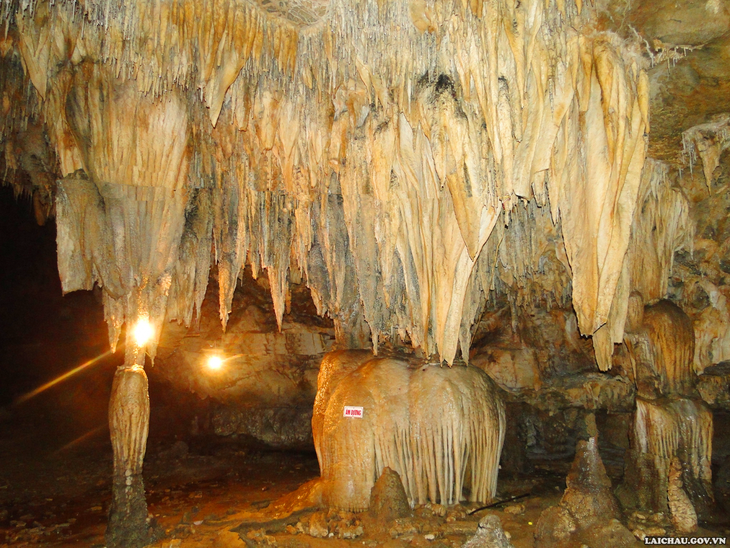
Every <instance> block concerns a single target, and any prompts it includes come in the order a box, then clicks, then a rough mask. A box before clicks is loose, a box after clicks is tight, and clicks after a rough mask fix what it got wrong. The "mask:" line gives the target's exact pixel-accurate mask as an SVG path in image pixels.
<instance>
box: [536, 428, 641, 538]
mask: <svg viewBox="0 0 730 548" xmlns="http://www.w3.org/2000/svg"><path fill="white" fill-rule="evenodd" d="M587 431H588V435H589V436H590V437H589V438H588V440H587V441H586V440H581V441H579V442H578V446H577V448H576V454H575V459H574V460H573V465H572V467H571V469H570V473H569V474H568V477H567V479H566V485H567V488H566V489H565V492H564V493H563V497H562V499H561V500H560V504H559V505H558V506H553V507H550V508H547V509H546V510H544V511H543V513H542V514H541V515H540V519H539V521H538V523H537V526H536V529H535V546H536V547H537V548H552V547H555V548H557V547H559V546H572V545H573V544H575V545H576V546H579V545H580V542H579V541H580V540H584V541H585V540H588V539H589V538H590V539H591V540H592V541H593V542H595V544H590V543H589V545H592V546H593V545H595V546H616V547H621V546H631V545H632V543H633V535H632V534H631V533H630V532H629V531H628V530H627V529H626V528H625V527H623V526H622V525H621V522H620V521H618V518H620V517H621V511H620V510H619V506H618V501H617V500H616V498H615V497H614V495H613V491H612V488H611V480H610V479H609V478H608V476H607V475H606V469H605V468H604V466H603V462H602V460H601V456H600V455H599V453H598V440H597V438H596V424H595V419H594V417H593V415H589V418H588V420H587ZM627 539H628V543H627Z"/></svg>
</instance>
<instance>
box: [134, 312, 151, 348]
mask: <svg viewBox="0 0 730 548" xmlns="http://www.w3.org/2000/svg"><path fill="white" fill-rule="evenodd" d="M153 333H154V331H153V329H152V326H151V325H150V322H149V320H148V319H147V318H141V319H140V320H139V321H138V322H137V323H136V325H135V326H134V340H135V341H136V342H137V345H138V346H144V345H145V344H147V342H148V341H149V340H150V339H151V338H152V334H153Z"/></svg>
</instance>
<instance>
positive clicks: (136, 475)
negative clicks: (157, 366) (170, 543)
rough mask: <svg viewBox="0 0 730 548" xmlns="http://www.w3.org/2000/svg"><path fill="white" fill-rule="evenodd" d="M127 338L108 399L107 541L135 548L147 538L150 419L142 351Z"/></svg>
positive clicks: (130, 337) (120, 547) (119, 546)
mask: <svg viewBox="0 0 730 548" xmlns="http://www.w3.org/2000/svg"><path fill="white" fill-rule="evenodd" d="M130 331H131V330H130ZM127 338H128V341H127V351H126V359H125V364H124V365H122V366H120V367H119V369H118V370H117V372H116V374H115V375H114V384H113V386H112V395H111V399H110V401H109V431H110V433H111V438H112V449H113V450H114V484H113V491H112V504H111V507H110V509H109V526H108V529H107V534H106V542H107V545H108V546H110V547H112V548H122V547H124V548H138V547H141V546H145V545H147V544H148V543H149V540H150V539H149V534H148V525H147V502H146V500H145V493H144V481H143V479H142V463H143V461H144V455H145V450H146V447H147V433H148V431H149V419H150V400H149V393H148V389H147V375H145V372H144V358H145V353H144V347H140V346H139V345H138V344H137V343H136V342H135V341H134V340H133V336H131V335H129V336H128V337H127Z"/></svg>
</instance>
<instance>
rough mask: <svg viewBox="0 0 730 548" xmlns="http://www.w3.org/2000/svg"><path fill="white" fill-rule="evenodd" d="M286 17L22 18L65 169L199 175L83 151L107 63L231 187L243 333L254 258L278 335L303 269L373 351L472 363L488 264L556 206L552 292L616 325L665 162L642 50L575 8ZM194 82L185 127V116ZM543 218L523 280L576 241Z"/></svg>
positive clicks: (61, 7) (214, 180)
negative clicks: (500, 232) (650, 111)
mask: <svg viewBox="0 0 730 548" xmlns="http://www.w3.org/2000/svg"><path fill="white" fill-rule="evenodd" d="M272 6H273V5H269V4H267V5H266V6H265V7H264V6H263V5H259V4H256V3H253V2H245V1H243V0H226V1H224V2H222V3H221V2H208V1H206V2H196V3H175V2H169V1H165V0H156V1H154V2H148V3H141V4H140V3H133V4H127V3H120V2H117V1H116V0H114V1H112V0H109V1H106V2H96V1H91V2H84V3H83V4H81V5H78V6H75V5H74V4H73V3H71V2H55V3H46V2H28V3H27V4H23V5H21V6H20V7H19V10H18V12H17V13H16V14H15V15H14V19H15V21H17V24H16V26H17V33H18V36H19V37H20V40H19V42H18V48H19V50H20V52H21V56H22V58H23V59H24V63H25V67H26V70H27V72H28V74H29V77H30V80H31V81H32V82H33V83H34V85H35V87H36V89H37V90H38V93H39V94H40V95H41V96H42V97H43V98H45V101H44V103H43V112H44V120H45V122H46V125H47V128H48V129H49V134H50V138H51V141H52V143H53V144H54V147H55V148H56V150H57V154H58V156H59V158H60V162H61V168H62V169H61V171H62V175H64V176H68V175H70V174H72V173H75V172H76V171H77V170H78V169H84V171H85V172H86V174H87V175H88V176H89V178H90V179H91V180H93V181H98V182H111V181H112V180H124V181H126V183H125V184H130V181H132V180H134V178H135V177H136V178H137V179H140V178H141V180H140V182H138V183H131V184H136V185H138V186H139V185H142V184H143V183H142V182H141V181H145V180H146V179H145V178H148V177H150V176H151V174H152V173H157V174H160V173H167V174H168V175H169V177H170V178H171V180H172V179H175V177H176V175H175V174H179V176H178V178H177V180H178V181H179V180H181V178H182V179H184V177H185V175H183V173H184V172H185V171H186V170H187V169H188V168H187V163H185V165H183V164H180V165H179V166H174V167H172V168H165V167H163V166H165V165H166V162H168V161H169V160H171V159H172V157H167V156H165V155H164V153H163V152H162V151H159V152H160V154H161V155H158V156H156V157H152V156H149V158H147V159H144V160H142V159H140V161H139V162H138V161H132V162H130V161H129V157H128V156H127V157H124V158H123V157H122V156H119V154H120V153H122V151H123V148H118V149H116V152H115V149H114V148H113V147H112V148H110V149H109V150H108V152H109V153H111V156H109V157H108V158H106V157H105V158H101V159H100V158H97V156H96V155H97V154H99V151H97V150H96V147H95V146H91V147H90V148H88V150H84V146H82V145H80V144H77V145H75V146H74V145H73V142H74V139H82V140H83V139H84V138H85V137H84V136H83V135H85V134H84V133H83V131H82V133H79V131H81V130H82V129H83V128H82V127H81V125H79V120H76V121H74V120H73V118H74V114H73V108H71V110H70V111H69V112H68V113H67V112H66V111H67V110H68V109H66V105H67V104H68V105H71V106H72V107H73V105H74V101H76V99H75V98H78V97H79V92H78V91H77V90H76V87H77V86H79V85H80V81H79V79H78V77H77V76H74V74H77V73H79V71H81V72H83V74H84V76H85V77H86V78H87V79H88V78H89V77H91V76H92V74H91V72H90V71H89V69H88V68H84V66H85V64H88V63H82V61H84V60H87V61H92V62H95V63H100V64H103V65H104V66H105V67H106V69H105V70H106V71H108V72H110V73H113V74H114V75H115V76H116V77H117V80H115V81H113V82H112V81H111V80H108V79H107V82H108V84H107V85H110V86H111V87H112V88H113V89H115V90H116V89H117V88H118V89H119V90H133V91H123V92H122V93H123V94H126V95H127V96H128V99H126V100H128V101H131V99H130V98H129V97H131V95H130V94H133V93H136V94H137V95H139V96H141V97H146V99H144V101H154V98H156V97H159V98H160V102H159V104H160V105H167V106H166V107H164V108H162V107H160V108H159V109H158V110H157V111H155V112H157V114H158V115H159V117H158V118H151V119H150V120H149V122H150V123H152V124H154V125H156V126H159V128H158V129H159V131H163V132H164V133H165V134H168V132H174V133H175V134H179V135H187V134H188V133H187V131H188V130H187V129H184V128H183V126H180V127H178V128H176V127H175V124H176V123H183V122H186V121H189V122H190V123H191V124H192V125H193V126H194V128H195V129H194V132H195V135H194V136H193V138H192V139H190V140H188V141H187V142H189V143H191V144H192V146H193V147H194V148H195V150H194V151H193V152H192V153H185V154H184V158H185V162H187V161H188V160H189V161H190V162H191V164H190V166H189V167H190V169H189V175H190V183H191V186H192V187H195V188H209V189H211V191H212V202H211V203H212V204H213V207H212V210H210V211H211V213H209V214H208V215H210V216H212V217H213V228H212V231H213V240H214V242H215V253H216V261H217V262H218V265H219V271H220V272H221V273H222V274H223V275H222V276H221V278H220V279H221V292H220V294H221V317H222V320H223V322H224V324H225V321H226V318H227V315H228V310H229V308H230V297H231V295H232V288H233V287H235V283H236V280H237V277H238V273H239V272H240V270H241V268H242V267H243V266H244V265H245V264H246V263H249V264H251V266H252V268H253V270H254V272H256V273H257V272H258V270H259V269H260V268H265V269H267V275H268V277H269V279H270V282H271V288H272V296H273V297H274V301H275V308H276V314H277V318H278V319H279V321H281V317H282V314H283V309H284V307H285V302H286V300H287V295H288V283H289V273H290V269H291V268H292V266H293V265H294V266H295V267H296V268H297V270H300V271H301V272H302V273H303V274H304V276H305V279H306V282H307V284H308V285H309V286H310V288H311V289H312V293H313V295H314V296H315V300H316V301H317V305H318V308H319V310H320V311H321V312H322V313H328V314H330V315H331V316H333V317H334V318H335V319H336V321H337V322H338V324H339V325H343V326H344V325H346V326H350V327H352V326H356V325H358V320H357V319H356V317H358V316H362V317H364V319H365V321H366V322H367V325H368V328H369V329H363V328H362V326H360V328H358V329H359V331H360V332H361V333H367V331H368V330H369V331H370V334H371V336H372V339H373V343H374V346H377V344H376V343H377V341H378V339H379V338H382V337H384V336H390V334H391V333H401V334H403V335H404V336H405V337H407V338H408V339H409V340H410V341H411V342H412V344H413V345H414V346H418V347H421V348H423V350H424V351H425V353H426V354H428V355H430V354H434V353H438V354H439V355H440V356H441V357H442V358H443V359H445V360H446V361H447V362H448V363H453V361H454V359H455V357H456V356H457V353H458V352H459V348H461V354H462V355H464V356H466V355H467V350H468V346H469V344H470V328H471V324H472V323H473V321H474V318H475V317H476V314H477V313H478V311H479V306H474V305H473V303H474V302H475V301H480V300H482V299H483V297H482V294H483V293H485V292H486V291H488V289H486V288H485V286H484V282H486V281H487V280H486V278H487V277H488V275H485V276H482V275H481V274H479V273H480V272H482V271H491V270H492V269H494V268H495V267H496V269H497V270H499V269H500V267H499V264H492V265H488V267H486V268H483V267H482V266H480V265H479V259H480V257H481V256H482V250H483V248H484V246H485V245H486V243H487V242H488V241H489V239H490V235H493V234H494V233H495V227H497V225H498V224H499V223H501V222H505V223H507V224H511V223H512V220H511V216H512V211H513V209H514V208H515V206H516V204H517V203H518V202H519V201H520V200H526V201H529V202H530V203H536V204H537V205H540V206H542V207H546V208H547V207H548V206H549V208H550V212H551V216H552V221H553V223H555V224H556V226H558V227H559V230H558V231H557V235H558V238H560V237H562V240H563V243H562V245H561V244H559V243H556V244H555V249H556V251H555V257H556V259H557V261H559V262H560V263H562V264H563V265H564V266H565V267H566V274H567V273H568V272H569V275H562V274H561V275H560V276H559V278H558V279H556V280H554V281H552V282H550V283H549V284H548V285H549V286H550V287H549V288H548V290H547V291H546V292H543V291H541V293H546V294H548V295H553V296H559V298H563V297H564V295H565V291H566V287H567V286H568V285H569V286H570V290H571V291H572V293H571V295H572V304H573V307H574V308H575V310H576V313H577V316H578V322H579V326H580V329H581V332H582V333H583V334H587V335H590V334H593V333H596V332H597V330H599V329H601V327H602V326H603V325H604V324H605V323H606V322H607V321H608V320H609V313H610V310H611V306H612V303H613V302H614V300H615V298H614V297H615V294H616V291H617V284H618V280H619V277H620V273H621V272H622V270H623V257H624V255H625V251H626V249H627V246H628V241H629V228H630V225H631V221H632V218H633V212H634V207H635V204H636V199H637V195H638V189H639V180H640V173H641V167H642V165H643V163H644V155H645V137H644V135H645V132H646V131H647V130H648V117H647V89H646V86H647V80H646V74H645V72H644V69H643V65H642V61H641V58H640V56H639V54H638V50H637V52H634V51H633V50H632V49H631V47H630V46H629V45H628V44H626V43H623V42H621V41H620V40H619V39H618V38H617V37H616V36H614V35H611V34H608V33H597V32H594V31H591V30H589V28H590V26H589V25H585V23H587V22H589V21H590V19H591V17H592V14H591V13H590V10H586V9H583V10H581V9H579V8H580V7H579V6H577V5H576V4H573V3H572V2H566V3H564V4H561V6H558V5H557V4H553V3H552V2H548V3H544V2H540V1H539V0H528V1H526V2H522V3H520V4H519V5H513V4H511V3H509V2H501V1H500V2H498V3H497V4H495V5H493V6H491V5H490V6H486V5H484V4H481V3H473V5H471V6H470V7H468V8H465V7H464V6H463V4H462V3H461V2H456V1H453V2H452V1H450V2H443V3H432V2H424V3H422V4H410V3H407V2H402V3H401V2H389V3H382V5H381V4H379V3H376V2H362V3H356V4H350V3H345V2H344V1H342V0H332V1H331V2H329V3H327V4H326V6H325V4H320V3H316V2H314V3H311V5H310V4H307V5H306V6H305V7H302V6H300V5H299V4H297V5H296V6H294V5H292V6H289V5H288V4H287V3H283V4H281V6H279V7H278V8H277V7H272ZM41 23H42V24H41ZM584 25H585V26H584ZM82 27H83V31H81V30H80V29H81V28H82ZM376 37H377V39H376ZM394 51H398V52H399V55H397V56H396V55H393V54H392V52H394ZM95 70H97V69H95ZM185 89H187V90H189V92H187V99H186V103H185V108H186V110H187V111H188V117H185V116H177V115H174V114H173V113H172V111H171V110H170V109H172V110H174V109H176V108H177V106H176V105H178V104H179V99H178V97H180V96H181V95H184V94H185V92H184V90H185ZM181 90H183V91H181ZM69 98H71V99H69ZM165 109H167V114H165V113H164V111H165ZM102 111H103V110H102ZM84 113H85V115H88V118H89V119H88V121H87V122H84V123H85V124H91V125H92V126H94V125H95V124H98V123H102V124H106V126H108V127H107V130H108V131H110V132H111V133H112V134H114V135H116V141H115V142H125V141H128V140H129V139H137V142H139V143H140V144H141V143H147V142H148V141H149V140H150V139H151V136H148V135H144V134H139V135H133V134H130V133H128V131H129V130H128V129H125V126H124V124H121V125H117V126H114V123H115V122H114V119H113V117H112V118H104V117H103V116H102V117H101V118H99V117H98V116H97V115H95V114H93V112H92V111H90V110H89V111H84ZM67 114H70V116H71V119H69V118H68V116H67ZM76 118H78V116H76ZM186 123H187V122H186ZM74 124H76V125H75V126H74ZM94 127H96V126H94ZM92 129H93V128H92ZM84 131H85V130H84ZM95 131H96V130H93V131H92V133H91V134H90V135H92V136H93V135H95ZM149 142H153V141H149ZM183 143H184V141H183V140H182V139H181V140H178V141H176V143H175V145H174V146H173V148H172V149H170V151H169V153H170V154H173V155H174V154H178V152H177V150H178V149H177V148H175V147H177V146H178V145H179V146H183ZM140 150H145V151H146V153H147V152H153V151H155V150H156V149H155V148H154V147H148V146H146V144H145V145H141V147H140ZM115 154H116V156H115ZM147 163H149V167H150V169H143V170H141V171H139V172H134V170H132V171H131V172H130V171H129V169H130V167H129V166H138V167H141V165H142V164H145V165H147ZM94 170H96V171H94ZM117 170H120V171H117ZM168 183H169V181H168V182H163V181H152V180H149V181H147V182H145V183H144V184H150V185H158V184H159V185H161V186H167V187H168V188H171V187H169V185H168ZM182 186H186V185H179V184H178V186H177V187H176V188H181V187H182ZM201 196H203V195H201ZM183 207H185V204H183ZM517 207H520V206H517ZM200 210H201V209H200V208H199V211H200ZM202 210H203V211H205V208H202ZM502 211H504V212H505V218H504V219H502V213H501V212H502ZM175 216H176V217H177V218H181V214H179V213H176V214H175ZM541 217H544V215H542V214H540V215H538V214H537V213H533V214H531V215H529V216H527V217H522V218H520V220H519V221H517V222H518V223H519V224H520V228H518V229H517V230H518V231H520V230H521V231H522V233H523V234H524V235H525V236H523V237H520V238H518V239H517V238H516V240H517V242H516V246H517V247H516V248H515V249H513V250H512V253H505V252H504V250H503V251H502V255H501V257H500V259H501V261H502V263H503V264H504V266H505V270H506V271H509V270H510V269H514V268H516V269H517V271H523V270H524V267H523V266H521V265H522V264H523V263H525V262H526V257H527V255H526V254H523V253H522V250H521V249H522V248H523V247H525V246H524V245H523V244H525V243H527V242H526V241H525V238H528V239H535V237H534V235H535V234H536V233H538V232H540V231H542V230H547V231H548V233H550V234H554V233H555V232H554V230H555V229H554V227H548V226H547V225H546V224H544V223H542V221H539V220H538V218H541ZM207 222H210V219H208V220H205V219H202V218H201V219H200V220H199V225H198V228H196V229H195V231H197V232H194V233H195V237H193V232H191V233H190V236H189V237H186V239H185V242H186V243H185V246H186V247H185V249H186V250H187V251H186V252H185V253H186V254H185V257H184V258H180V259H179V260H180V261H183V262H185V264H186V265H188V266H182V265H180V266H179V267H175V268H177V270H176V272H177V273H178V275H182V274H181V273H182V272H183V271H184V272H186V273H187V274H185V275H184V276H187V279H188V280H189V279H190V276H192V270H191V268H192V267H191V266H190V265H191V264H192V263H190V259H189V257H190V256H192V255H196V256H198V259H196V263H195V264H196V265H199V266H200V269H199V270H196V272H202V271H204V270H205V264H204V263H205V261H204V259H203V256H202V254H203V251H200V253H198V252H197V251H196V250H194V249H193V248H192V246H194V245H198V246H201V247H203V246H207V242H208V240H207V236H205V235H204V233H207V232H206V231H207V230H208V229H207V226H208V225H207V224H206V223H207ZM204 227H205V229H204ZM201 231H202V232H201ZM551 238H552V236H551ZM193 242H195V243H193ZM526 249H530V245H527V246H526ZM191 254H192V255H191ZM492 257H494V255H492ZM174 261H175V260H174V259H173V262H174ZM196 269H197V267H196ZM477 277H481V278H482V279H481V281H478V280H477ZM506 277H508V276H506ZM175 283H177V282H175ZM490 285H493V284H490ZM560 286H562V287H560ZM490 289H492V287H490ZM173 295H174V302H171V303H170V304H169V307H170V308H169V310H168V312H169V313H170V315H171V316H174V317H179V318H183V320H184V321H186V322H187V321H189V318H190V313H189V311H190V310H192V309H193V308H194V306H193V302H194V301H196V300H197V299H198V298H199V295H200V286H199V285H198V284H197V282H196V283H190V281H188V282H185V283H181V284H178V285H176V289H175V290H174V291H173ZM115 314H116V313H115ZM115 314H111V313H108V315H110V316H115ZM346 330H347V329H340V330H338V332H339V333H343V332H344V331H346ZM601 344H602V345H603V347H602V348H607V346H606V344H604V342H603V339H601V341H599V345H601ZM597 355H598V356H603V355H604V352H598V353H597ZM605 362H606V360H605V359H600V358H599V365H601V367H602V368H605V367H607V364H606V363H605Z"/></svg>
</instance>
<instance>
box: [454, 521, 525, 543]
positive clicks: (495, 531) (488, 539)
mask: <svg viewBox="0 0 730 548" xmlns="http://www.w3.org/2000/svg"><path fill="white" fill-rule="evenodd" d="M462 548H514V547H513V545H512V543H511V542H510V540H509V537H507V535H505V532H504V529H502V522H501V521H500V520H499V518H498V517H497V516H495V515H493V514H490V515H488V516H484V517H483V518H482V519H481V520H480V521H479V528H478V529H477V532H476V534H475V535H474V536H473V537H472V538H470V539H469V540H468V541H466V542H465V543H464V544H463V546H462Z"/></svg>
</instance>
